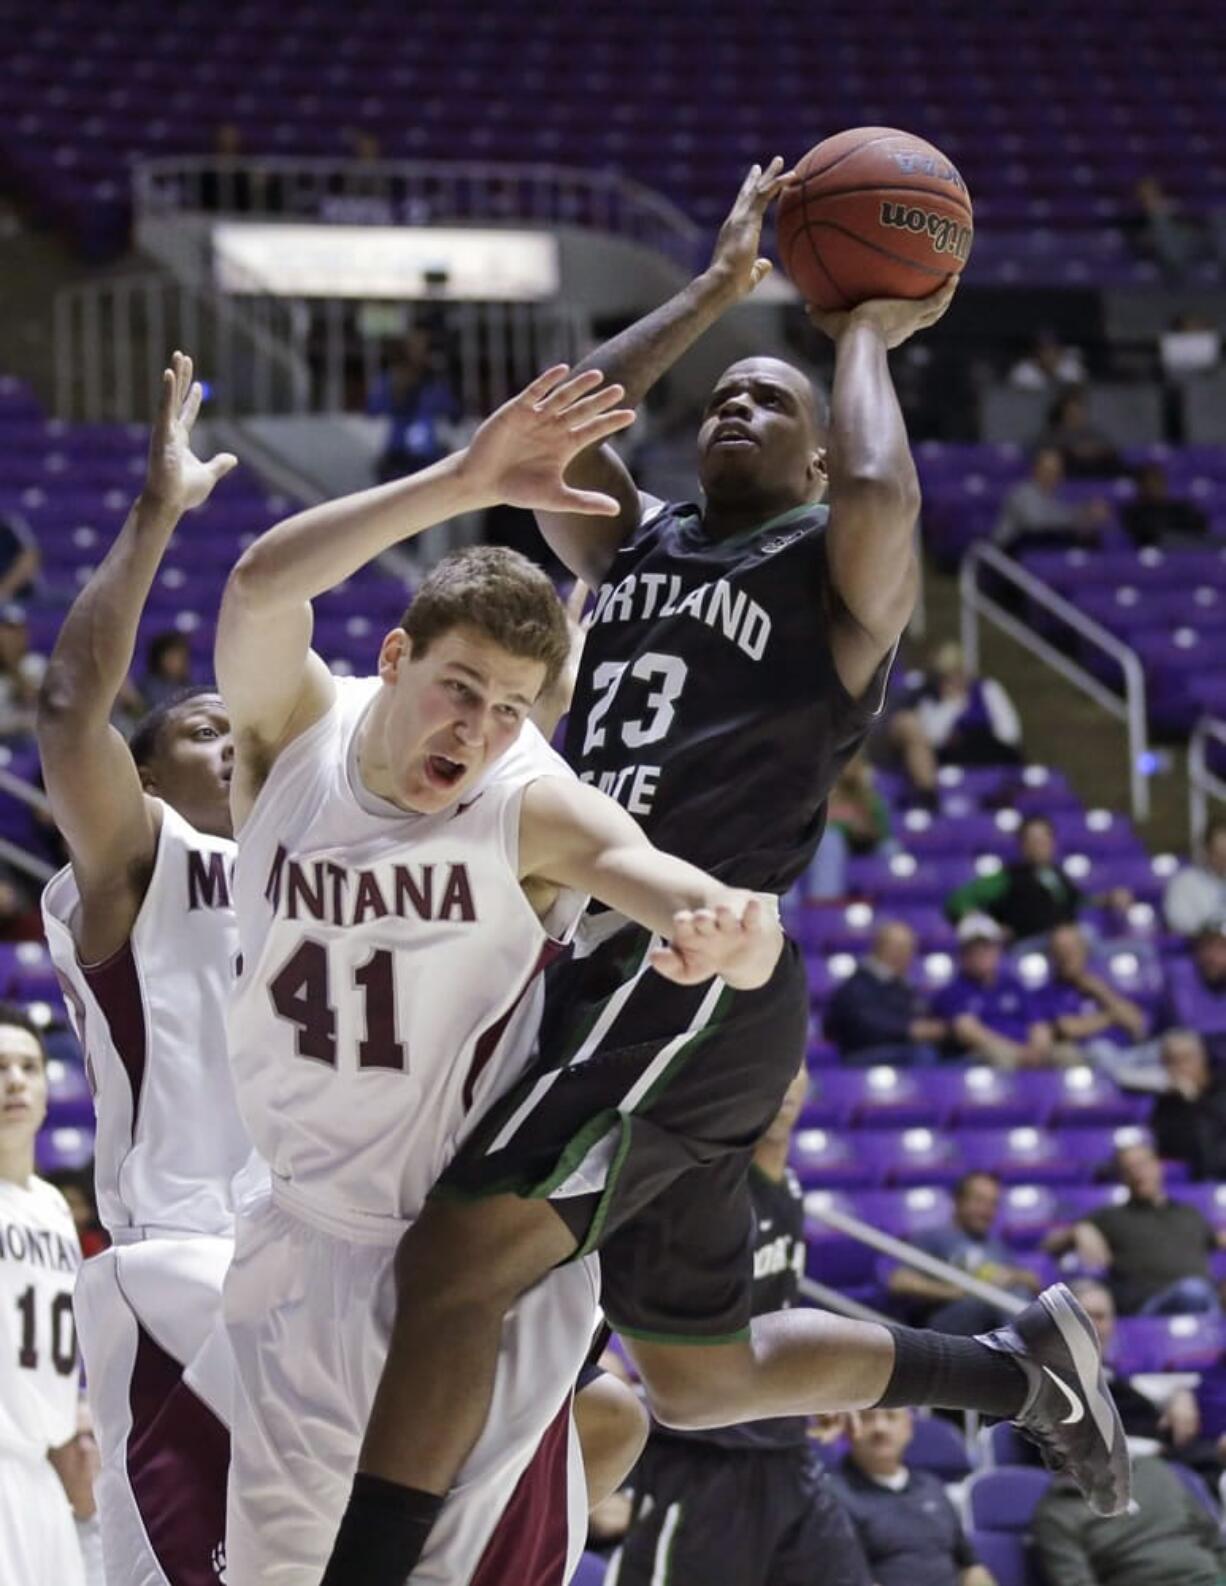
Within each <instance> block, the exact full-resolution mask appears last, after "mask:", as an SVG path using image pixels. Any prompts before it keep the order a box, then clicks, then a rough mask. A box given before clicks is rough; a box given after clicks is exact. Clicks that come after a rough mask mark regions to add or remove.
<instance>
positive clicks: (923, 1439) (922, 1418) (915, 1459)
mask: <svg viewBox="0 0 1226 1586" xmlns="http://www.w3.org/2000/svg"><path fill="white" fill-rule="evenodd" d="M914 1425H915V1431H914V1435H913V1436H912V1438H911V1442H910V1444H909V1445H908V1448H907V1455H906V1458H907V1464H908V1465H914V1466H915V1468H916V1469H917V1470H930V1471H932V1473H933V1475H934V1476H939V1477H940V1478H941V1480H942V1481H944V1482H953V1481H962V1480H963V1479H964V1478H965V1477H967V1476H969V1475H970V1473H971V1461H970V1457H969V1455H968V1454H967V1451H966V1439H965V1438H964V1437H963V1435H962V1433H961V1432H959V1431H958V1429H957V1427H956V1426H954V1425H953V1423H952V1422H950V1421H944V1420H942V1419H941V1417H940V1416H938V1415H917V1416H916V1417H915V1423H914Z"/></svg>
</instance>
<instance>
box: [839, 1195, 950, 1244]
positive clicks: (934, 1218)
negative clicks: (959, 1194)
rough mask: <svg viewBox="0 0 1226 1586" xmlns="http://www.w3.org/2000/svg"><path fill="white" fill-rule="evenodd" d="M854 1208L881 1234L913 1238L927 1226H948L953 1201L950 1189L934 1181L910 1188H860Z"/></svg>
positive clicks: (898, 1237)
mask: <svg viewBox="0 0 1226 1586" xmlns="http://www.w3.org/2000/svg"><path fill="white" fill-rule="evenodd" d="M855 1211H856V1215H857V1216H859V1217H863V1219H864V1221H865V1222H867V1223H871V1224H872V1225H873V1227H874V1228H879V1229H880V1230H881V1231H882V1233H886V1234H893V1235H894V1237H895V1238H896V1239H906V1240H913V1239H914V1238H915V1236H916V1234H918V1233H920V1232H921V1231H922V1230H924V1229H926V1228H947V1227H948V1226H949V1221H950V1217H951V1215H952V1212H953V1201H952V1198H951V1197H950V1193H949V1191H948V1190H947V1189H943V1188H939V1187H937V1186H935V1185H931V1184H924V1185H916V1186H914V1187H913V1188H911V1189H888V1190H859V1191H858V1192H857V1193H856V1195H855Z"/></svg>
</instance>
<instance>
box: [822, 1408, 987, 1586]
mask: <svg viewBox="0 0 1226 1586" xmlns="http://www.w3.org/2000/svg"><path fill="white" fill-rule="evenodd" d="M914 1424H915V1423H914V1421H913V1419H912V1415H911V1411H910V1410H862V1411H861V1412H860V1413H859V1414H858V1415H852V1416H847V1417H846V1418H845V1425H846V1427H847V1433H848V1437H849V1440H850V1443H851V1448H850V1451H849V1452H848V1454H847V1456H846V1457H845V1458H844V1459H843V1461H842V1463H841V1464H840V1465H839V1467H838V1469H837V1470H836V1472H835V1477H834V1479H835V1483H836V1486H837V1488H838V1492H839V1496H840V1497H841V1498H842V1500H843V1502H844V1504H845V1505H846V1507H847V1509H848V1512H849V1513H850V1514H851V1518H852V1521H853V1523H854V1524H855V1527H856V1530H857V1531H858V1533H859V1536H860V1544H861V1546H862V1547H863V1548H864V1552H865V1555H866V1556H867V1558H868V1563H869V1569H870V1570H871V1571H872V1576H873V1580H874V1582H875V1583H876V1586H995V1582H994V1578H993V1576H992V1574H991V1572H990V1571H989V1570H987V1569H985V1568H984V1566H983V1565H982V1564H980V1563H979V1561H978V1559H977V1557H976V1555H975V1550H974V1548H973V1547H972V1546H971V1544H970V1542H969V1540H968V1539H967V1535H966V1532H965V1531H964V1530H963V1529H962V1522H961V1521H960V1520H959V1519H958V1513H957V1510H956V1509H955V1508H954V1506H953V1504H952V1503H951V1502H950V1501H949V1498H948V1497H947V1496H946V1492H945V1488H944V1486H943V1485H942V1483H941V1480H940V1478H939V1477H938V1476H935V1475H934V1474H933V1473H932V1472H931V1471H928V1470H910V1469H909V1468H908V1467H907V1465H906V1464H905V1462H904V1456H905V1454H906V1452H907V1445H908V1444H909V1443H910V1441H911V1438H912V1435H913V1431H914ZM820 1577H821V1562H820V1560H815V1561H814V1578H815V1579H820Z"/></svg>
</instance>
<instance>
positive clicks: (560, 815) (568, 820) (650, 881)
mask: <svg viewBox="0 0 1226 1586" xmlns="http://www.w3.org/2000/svg"><path fill="white" fill-rule="evenodd" d="M519 841H520V852H519V870H520V877H521V879H523V880H524V881H536V882H545V883H549V884H551V885H553V886H558V887H570V888H573V889H574V890H575V891H577V892H585V893H588V894H589V895H590V896H591V897H594V898H596V899H598V900H599V901H600V902H601V903H604V904H607V905H608V906H609V907H610V908H612V909H616V910H617V911H618V912H619V913H620V914H624V915H625V916H626V917H627V919H631V920H635V921H637V922H638V923H639V924H640V925H645V926H646V927H647V929H648V930H650V931H653V932H655V934H656V935H658V936H660V937H662V938H663V939H664V940H665V941H667V942H668V943H669V946H668V947H664V948H660V949H657V950H655V951H654V952H653V954H652V963H653V964H654V966H655V967H656V968H657V969H658V970H659V971H660V972H661V973H662V974H665V975H667V976H668V978H669V979H672V980H677V981H679V982H681V983H682V984H685V985H697V984H699V983H700V982H702V981H704V980H707V979H709V978H710V977H711V976H712V975H714V974H719V975H722V976H723V977H724V979H725V980H727V981H728V983H729V984H730V985H734V986H737V987H738V988H750V987H754V986H760V985H763V984H764V983H765V982H766V981H767V980H768V979H769V978H770V975H771V973H772V971H773V969H774V967H775V964H776V962H777V961H778V958H779V953H780V950H781V948H782V945H783V933H782V931H781V929H780V926H779V920H778V910H777V907H776V900H775V899H774V898H765V897H762V896H760V895H758V894H756V893H752V892H747V891H745V890H744V889H742V888H737V887H729V886H726V885H725V884H724V883H723V882H722V881H717V880H716V879H715V878H714V877H713V876H709V875H707V874H706V872H705V871H703V870H699V869H698V868H697V866H696V865H691V864H688V863H687V862H686V861H685V860H684V859H677V858H675V857H674V856H673V855H672V854H666V853H662V852H661V850H660V849H658V848H656V847H655V846H654V845H653V844H652V843H651V842H649V841H648V839H647V836H646V834H645V833H644V831H643V830H642V828H641V827H640V826H639V825H638V823H637V822H636V821H635V820H634V819H633V817H632V816H630V815H628V814H627V813H626V811H625V810H624V809H622V808H621V806H620V805H619V804H616V803H615V802H614V801H613V800H612V799H611V798H609V797H607V796H606V795H605V794H604V793H600V792H598V791H597V790H596V789H595V788H592V787H588V786H587V785H586V784H585V783H582V782H573V781H571V780H569V779H568V778H565V777H542V778H541V779H540V781H538V782H534V783H533V784H532V786H531V787H529V788H528V790H527V792H526V793H525V794H524V801H523V808H522V812H521V816H520V828H519Z"/></svg>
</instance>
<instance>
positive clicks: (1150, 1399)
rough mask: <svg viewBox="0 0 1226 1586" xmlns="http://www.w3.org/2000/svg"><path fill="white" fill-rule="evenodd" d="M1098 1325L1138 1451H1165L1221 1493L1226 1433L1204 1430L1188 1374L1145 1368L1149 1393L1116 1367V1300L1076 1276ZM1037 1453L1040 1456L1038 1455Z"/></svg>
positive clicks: (1077, 1290) (1114, 1392) (1075, 1287)
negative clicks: (1209, 1433)
mask: <svg viewBox="0 0 1226 1586" xmlns="http://www.w3.org/2000/svg"><path fill="white" fill-rule="evenodd" d="M1069 1287H1070V1288H1071V1289H1072V1291H1073V1293H1074V1294H1075V1295H1076V1296H1077V1298H1078V1299H1079V1300H1080V1301H1081V1307H1082V1309H1083V1310H1084V1311H1085V1313H1086V1315H1087V1316H1088V1317H1089V1318H1090V1320H1091V1322H1093V1324H1094V1331H1095V1332H1096V1333H1097V1334H1098V1341H1099V1343H1100V1345H1101V1346H1102V1351H1103V1359H1104V1361H1105V1362H1106V1365H1105V1366H1104V1368H1103V1369H1104V1370H1105V1372H1106V1375H1107V1379H1108V1381H1109V1382H1110V1383H1111V1397H1112V1398H1113V1399H1114V1400H1115V1403H1116V1407H1117V1408H1118V1410H1119V1412H1120V1419H1121V1420H1122V1421H1123V1423H1124V1430H1125V1432H1127V1434H1128V1440H1129V1446H1130V1447H1131V1448H1132V1451H1133V1453H1134V1454H1142V1453H1144V1454H1162V1455H1164V1456H1166V1457H1167V1458H1170V1459H1176V1460H1178V1461H1179V1463H1180V1464H1181V1465H1187V1466H1188V1467H1189V1468H1190V1469H1191V1470H1194V1471H1196V1473H1197V1475H1199V1476H1200V1477H1201V1478H1202V1479H1203V1480H1204V1481H1206V1482H1207V1483H1208V1485H1209V1489H1210V1491H1211V1492H1216V1491H1217V1488H1218V1483H1219V1482H1220V1480H1221V1477H1222V1469H1223V1462H1224V1460H1226V1436H1223V1437H1220V1438H1217V1439H1214V1438H1212V1437H1206V1436H1203V1435H1202V1431H1201V1414H1200V1405H1199V1404H1198V1403H1197V1402H1196V1394H1195V1393H1194V1392H1193V1390H1192V1387H1191V1386H1189V1384H1188V1381H1187V1373H1186V1372H1179V1373H1169V1374H1164V1373H1161V1372H1146V1373H1144V1377H1145V1392H1144V1393H1142V1392H1141V1390H1140V1389H1139V1388H1137V1387H1135V1386H1134V1385H1133V1381H1132V1380H1131V1379H1130V1378H1128V1377H1122V1376H1121V1375H1120V1374H1119V1372H1118V1371H1116V1370H1115V1369H1114V1365H1113V1357H1114V1355H1115V1353H1116V1344H1117V1330H1116V1321H1117V1318H1116V1311H1115V1301H1114V1300H1113V1299H1112V1298H1111V1290H1110V1289H1109V1288H1107V1286H1106V1284H1103V1283H1099V1282H1098V1281H1097V1279H1095V1278H1074V1279H1073V1281H1072V1282H1071V1283H1070V1284H1069ZM1036 1457H1037V1456H1036Z"/></svg>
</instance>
